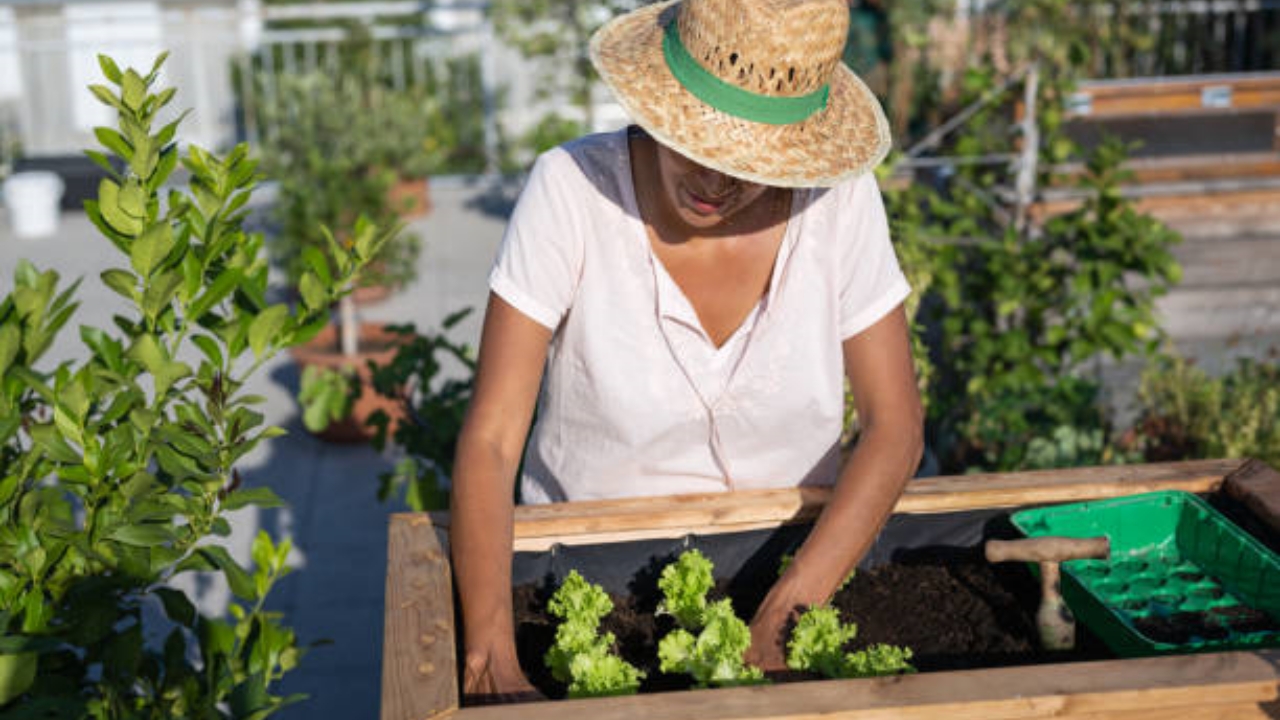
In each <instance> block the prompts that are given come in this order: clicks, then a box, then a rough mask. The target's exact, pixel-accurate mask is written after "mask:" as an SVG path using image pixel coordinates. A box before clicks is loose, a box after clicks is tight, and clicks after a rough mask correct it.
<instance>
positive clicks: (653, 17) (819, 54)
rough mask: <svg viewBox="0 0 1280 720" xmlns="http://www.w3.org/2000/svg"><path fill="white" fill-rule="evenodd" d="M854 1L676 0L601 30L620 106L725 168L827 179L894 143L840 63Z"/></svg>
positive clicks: (748, 174)
mask: <svg viewBox="0 0 1280 720" xmlns="http://www.w3.org/2000/svg"><path fill="white" fill-rule="evenodd" d="M848 27H849V8H848V5H847V2H846V0H669V1H668V2H661V3H658V4H655V5H649V6H646V7H643V8H641V9H639V10H636V11H634V12H631V13H628V14H626V15H622V16H620V17H617V18H615V19H613V20H612V21H610V22H609V23H608V24H606V25H605V26H604V27H602V28H600V30H599V31H597V32H596V34H595V35H594V36H592V38H591V60H592V62H593V63H594V64H595V66H596V70H597V71H599V73H600V76H601V78H603V79H604V81H605V83H607V84H608V85H609V87H610V89H612V90H613V93H614V95H615V96H616V97H617V99H618V102H619V103H621V105H622V107H623V109H625V110H626V111H627V113H628V114H629V115H630V116H631V118H632V119H633V120H635V122H636V123H637V124H639V125H640V126H641V127H643V128H644V129H645V130H647V131H648V132H649V134H650V135H652V136H653V137H654V138H656V139H657V140H658V141H659V142H661V143H662V144H664V145H666V146H667V147H670V148H672V149H674V150H676V151H678V152H680V153H681V154H683V155H685V156H686V157H688V158H690V159H692V160H696V161H697V162H699V163H701V164H703V165H705V166H707V167H710V168H714V169H716V170H719V171H720V172H723V173H725V174H727V175H732V176H734V177H738V178H741V179H743V180H750V181H752V182H758V183H763V184H766V185H774V186H780V187H818V186H830V185H834V184H836V183H837V182H839V181H840V180H842V179H844V178H847V177H850V176H853V175H859V174H861V173H864V172H867V171H868V170H870V169H871V168H873V167H875V166H876V164H878V163H879V162H880V161H881V160H883V159H884V156H885V154H886V153H888V151H889V145H890V138H889V125H888V123H887V122H886V121H885V117H884V111H883V110H881V108H880V103H879V102H877V101H876V98H875V96H874V95H872V93H871V91H870V90H868V89H867V86H866V85H865V84H864V83H863V82H862V81H861V80H860V79H858V77H857V76H856V75H854V74H853V72H852V71H851V70H849V68H848V67H846V66H845V65H844V63H842V62H841V52H842V50H843V49H844V43H845V37H846V34H847V32H848Z"/></svg>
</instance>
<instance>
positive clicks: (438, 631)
mask: <svg viewBox="0 0 1280 720" xmlns="http://www.w3.org/2000/svg"><path fill="white" fill-rule="evenodd" d="M439 532H440V531H439V529H438V528H436V527H435V526H434V525H433V524H432V523H431V520H430V519H429V518H427V517H426V516H424V515H412V514H397V515H392V516H391V520H390V523H389V525H388V537H387V591H386V605H385V608H386V609H385V613H386V615H385V619H384V625H385V627H384V630H383V648H382V714H381V717H382V720H424V719H425V718H432V717H438V716H440V715H443V714H445V713H449V712H452V711H454V710H456V709H457V708H458V680H457V676H458V673H457V665H456V656H455V651H456V647H457V642H456V640H455V638H454V628H453V589H452V573H451V571H450V569H449V557H448V554H447V553H446V552H445V550H444V547H445V545H444V543H443V542H442V537H441V536H440V535H438V533H439Z"/></svg>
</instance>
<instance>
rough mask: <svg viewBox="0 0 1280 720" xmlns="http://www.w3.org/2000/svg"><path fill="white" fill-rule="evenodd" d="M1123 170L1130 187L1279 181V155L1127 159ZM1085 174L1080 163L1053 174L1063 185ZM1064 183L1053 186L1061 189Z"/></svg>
mask: <svg viewBox="0 0 1280 720" xmlns="http://www.w3.org/2000/svg"><path fill="white" fill-rule="evenodd" d="M1124 169H1125V170H1128V171H1130V172H1132V173H1133V178H1132V180H1130V181H1128V184H1130V185H1146V184H1151V183H1179V182H1189V181H1193V180H1224V179H1238V178H1274V177H1280V153H1278V152H1275V151H1270V150H1268V151H1260V152H1240V153H1213V154H1206V155H1178V156H1170V157H1149V158H1131V159H1129V160H1126V161H1125V163H1124ZM1086 171H1087V168H1086V167H1085V164H1084V163H1078V162H1077V163H1063V164H1061V165H1057V166H1055V167H1054V173H1055V174H1056V175H1058V176H1059V177H1060V178H1062V180H1063V181H1066V180H1071V179H1076V178H1079V177H1080V176H1081V175H1083V174H1084V173H1085V172H1086ZM1063 185H1064V182H1061V181H1059V182H1056V183H1055V187H1062V186H1063Z"/></svg>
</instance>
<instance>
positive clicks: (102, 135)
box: [93, 127, 133, 160]
mask: <svg viewBox="0 0 1280 720" xmlns="http://www.w3.org/2000/svg"><path fill="white" fill-rule="evenodd" d="M93 134H94V136H95V137H97V138H98V142H100V143H102V146H103V147H105V148H106V149H108V150H110V151H111V152H113V153H115V154H116V155H119V156H120V157H122V158H124V159H125V160H128V159H129V158H131V157H133V148H132V147H130V146H129V141H128V140H125V139H124V136H123V135H121V134H120V133H118V132H116V131H115V130H112V129H111V128H109V127H96V128H94V129H93Z"/></svg>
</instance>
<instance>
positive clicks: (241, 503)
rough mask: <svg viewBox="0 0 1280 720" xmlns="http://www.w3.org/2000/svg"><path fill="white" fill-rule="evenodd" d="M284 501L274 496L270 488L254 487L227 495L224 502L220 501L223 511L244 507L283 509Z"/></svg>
mask: <svg viewBox="0 0 1280 720" xmlns="http://www.w3.org/2000/svg"><path fill="white" fill-rule="evenodd" d="M284 504H285V503H284V500H282V499H281V498H280V496H279V495H276V494H275V492H274V491H272V490H271V488H266V487H256V488H245V489H243V490H236V491H234V492H232V493H228V494H227V497H226V499H225V500H223V501H222V509H223V510H228V511H229V510H239V509H240V508H242V507H245V506H246V505H255V506H257V507H260V508H275V507H284Z"/></svg>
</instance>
